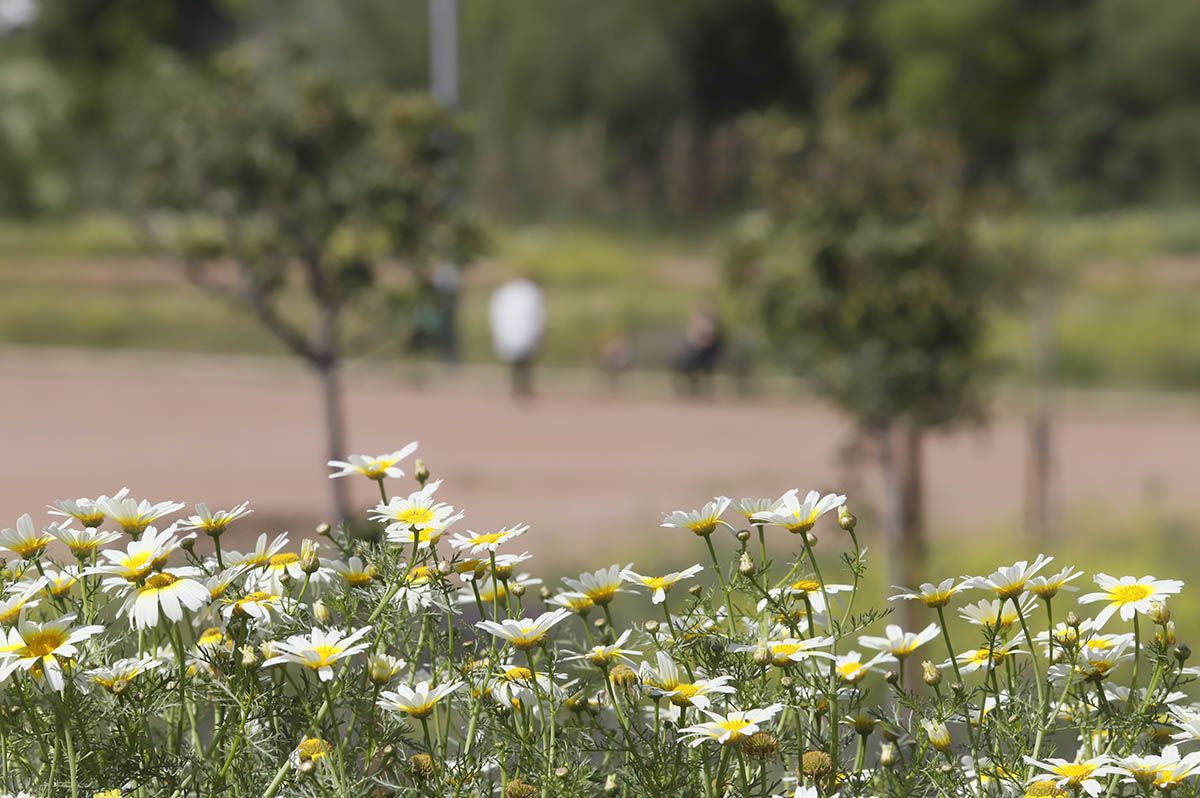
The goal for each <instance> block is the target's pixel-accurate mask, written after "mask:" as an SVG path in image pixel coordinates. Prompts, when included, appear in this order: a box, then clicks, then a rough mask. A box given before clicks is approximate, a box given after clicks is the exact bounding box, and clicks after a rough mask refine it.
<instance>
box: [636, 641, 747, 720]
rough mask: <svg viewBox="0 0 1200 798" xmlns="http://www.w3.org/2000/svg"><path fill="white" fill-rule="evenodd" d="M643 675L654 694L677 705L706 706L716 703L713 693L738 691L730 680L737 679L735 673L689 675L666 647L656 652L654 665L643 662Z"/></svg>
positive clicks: (648, 690) (648, 687) (647, 688)
mask: <svg viewBox="0 0 1200 798" xmlns="http://www.w3.org/2000/svg"><path fill="white" fill-rule="evenodd" d="M639 676H640V677H641V682H642V685H643V686H644V687H645V688H646V691H647V692H648V693H649V694H650V697H651V698H654V699H658V698H666V699H668V700H669V701H670V702H671V704H672V705H674V706H677V707H699V708H700V709H704V708H706V707H708V706H710V705H711V704H712V698H713V697H716V696H719V695H728V694H732V693H736V692H737V690H735V689H734V688H733V687H732V686H730V685H729V684H728V683H729V682H730V681H732V680H733V677H731V676H717V677H715V678H713V679H706V678H700V677H701V674H699V673H697V674H696V677H697V678H695V679H692V678H686V677H685V676H684V674H683V673H682V672H681V671H680V669H679V666H678V665H676V664H675V661H674V660H673V659H671V657H670V655H669V654H667V653H666V652H665V651H659V652H657V653H656V654H655V664H654V665H651V664H650V663H649V662H643V663H642V666H641V668H640V669H639Z"/></svg>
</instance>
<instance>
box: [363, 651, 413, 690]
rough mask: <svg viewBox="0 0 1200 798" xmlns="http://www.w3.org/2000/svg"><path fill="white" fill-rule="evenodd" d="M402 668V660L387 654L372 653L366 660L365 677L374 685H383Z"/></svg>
mask: <svg viewBox="0 0 1200 798" xmlns="http://www.w3.org/2000/svg"><path fill="white" fill-rule="evenodd" d="M403 669H404V660H402V659H400V658H398V657H392V656H389V655H387V654H372V655H371V657H370V658H369V659H368V660H367V677H368V678H369V679H370V680H371V684H373V685H375V686H376V687H383V686H384V685H385V684H387V683H388V682H390V681H391V680H392V679H393V678H394V677H395V676H396V674H398V673H400V671H401V670H403Z"/></svg>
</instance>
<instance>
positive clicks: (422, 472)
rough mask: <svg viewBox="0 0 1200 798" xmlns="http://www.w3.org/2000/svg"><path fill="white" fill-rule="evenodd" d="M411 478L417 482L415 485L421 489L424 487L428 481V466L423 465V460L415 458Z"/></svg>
mask: <svg viewBox="0 0 1200 798" xmlns="http://www.w3.org/2000/svg"><path fill="white" fill-rule="evenodd" d="M413 477H414V478H415V479H416V480H417V484H419V485H420V486H421V487H422V488H423V487H425V483H426V482H428V481H429V466H427V465H425V461H424V460H422V459H420V458H417V461H416V462H415V463H413Z"/></svg>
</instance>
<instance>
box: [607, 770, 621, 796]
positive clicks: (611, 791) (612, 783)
mask: <svg viewBox="0 0 1200 798" xmlns="http://www.w3.org/2000/svg"><path fill="white" fill-rule="evenodd" d="M620 792H621V786H620V785H619V784H618V783H617V774H616V773H609V774H608V775H607V776H605V777H604V794H605V795H608V796H613V795H618V794H619V793H620Z"/></svg>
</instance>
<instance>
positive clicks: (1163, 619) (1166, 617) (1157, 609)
mask: <svg viewBox="0 0 1200 798" xmlns="http://www.w3.org/2000/svg"><path fill="white" fill-rule="evenodd" d="M1147 614H1148V615H1149V616H1150V620H1152V621H1154V622H1155V623H1156V624H1158V625H1159V626H1162V625H1164V624H1165V623H1167V622H1168V621H1170V620H1171V611H1170V610H1169V609H1167V605H1166V604H1164V603H1163V602H1161V601H1155V602H1151V604H1150V612H1149V613H1147Z"/></svg>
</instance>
